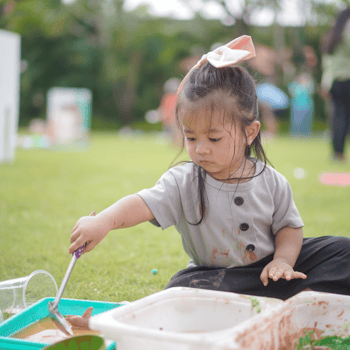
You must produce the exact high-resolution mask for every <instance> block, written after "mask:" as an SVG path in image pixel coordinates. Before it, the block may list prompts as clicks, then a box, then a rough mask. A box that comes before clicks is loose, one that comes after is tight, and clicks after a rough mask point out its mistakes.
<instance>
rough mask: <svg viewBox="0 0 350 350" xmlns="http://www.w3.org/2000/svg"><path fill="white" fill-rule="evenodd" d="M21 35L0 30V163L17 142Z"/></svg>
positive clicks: (10, 155) (10, 154) (8, 159)
mask: <svg viewBox="0 0 350 350" xmlns="http://www.w3.org/2000/svg"><path fill="white" fill-rule="evenodd" d="M20 56H21V37H20V36H19V35H18V34H16V33H11V32H7V31H5V30H0V163H1V162H11V161H13V159H14V157H15V147H16V143H17V131H18V113H19V87H20Z"/></svg>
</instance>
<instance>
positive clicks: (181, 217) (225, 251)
mask: <svg viewBox="0 0 350 350" xmlns="http://www.w3.org/2000/svg"><path fill="white" fill-rule="evenodd" d="M254 55H255V53H254V46H253V44H252V42H251V38H250V37H248V36H242V37H239V38H237V39H235V40H233V41H232V42H230V43H229V44H227V45H225V46H223V47H219V48H217V49H216V50H215V51H213V52H210V53H208V54H207V55H204V56H203V57H202V59H201V60H200V61H199V62H198V63H197V65H196V66H195V67H193V68H192V70H191V71H190V72H189V74H188V75H187V76H186V77H185V79H184V80H183V82H182V84H181V85H180V87H179V91H178V99H177V105H176V118H177V121H178V123H179V125H180V126H181V129H182V130H183V134H184V137H185V145H186V148H187V151H188V154H189V156H190V158H191V161H190V162H187V163H183V164H181V165H177V166H175V167H172V168H171V169H170V170H168V171H167V172H166V173H165V174H164V175H163V176H162V177H161V178H160V179H159V181H158V182H157V184H156V185H155V186H154V187H153V188H150V189H145V190H142V191H140V192H138V193H137V194H132V195H130V196H127V197H125V198H123V199H120V200H119V201H117V202H116V203H115V204H113V205H112V206H110V207H109V208H107V209H105V210H103V211H102V212H101V213H99V214H98V215H96V216H89V217H87V216H86V217H82V218H80V219H79V220H78V222H77V224H76V225H75V227H74V228H73V231H72V235H71V243H72V244H71V246H70V248H69V252H70V253H72V252H73V251H75V250H76V249H77V248H78V247H79V246H81V245H83V244H84V243H85V242H87V241H89V244H88V246H87V248H86V252H89V251H91V250H92V249H93V248H94V247H95V246H96V245H97V244H98V243H99V242H100V241H101V240H102V239H103V238H104V237H105V236H106V235H107V234H108V232H109V231H111V230H113V229H118V228H126V227H131V226H134V225H137V224H140V223H142V222H145V221H150V222H151V223H153V224H154V225H156V226H159V227H161V228H162V229H166V228H167V227H170V226H173V225H174V226H175V228H176V229H177V230H178V232H179V233H180V235H181V239H182V244H183V248H184V249H185V251H186V253H187V254H188V255H189V257H190V262H189V264H188V266H187V268H186V269H184V270H182V271H180V272H178V273H177V274H176V275H175V276H174V277H173V278H172V279H171V280H170V282H169V284H168V285H167V286H166V288H170V287H175V286H184V287H193V288H203V289H211V290H220V291H228V292H235V293H241V294H249V295H257V296H268V297H275V298H280V299H283V300H285V299H287V298H290V297H291V296H293V295H295V294H296V293H298V292H301V291H303V290H310V289H311V290H314V291H322V292H332V293H341V294H350V277H349V274H350V266H349V263H350V244H349V243H350V240H349V239H347V238H344V237H332V236H325V237H320V238H305V239H303V231H302V227H303V221H302V219H301V217H300V215H299V212H298V210H297V208H296V206H295V203H294V200H293V195H292V190H291V187H290V185H289V183H288V181H287V180H286V178H285V177H284V176H283V175H281V174H280V173H278V172H277V171H276V170H274V169H273V168H272V167H270V166H268V165H267V164H266V157H265V153H264V150H263V147H262V145H261V141H260V122H259V121H258V105H257V97H256V88H255V87H256V85H255V82H254V80H253V78H252V77H251V76H250V75H249V73H248V72H247V71H246V70H245V69H244V68H242V67H240V66H239V65H237V64H238V63H239V62H240V61H242V60H245V59H248V58H250V57H253V56H254ZM252 155H254V156H255V157H253V156H252Z"/></svg>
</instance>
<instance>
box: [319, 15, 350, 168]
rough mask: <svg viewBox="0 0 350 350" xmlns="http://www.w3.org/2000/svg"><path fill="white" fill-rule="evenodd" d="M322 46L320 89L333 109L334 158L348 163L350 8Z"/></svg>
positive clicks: (338, 20)
mask: <svg viewBox="0 0 350 350" xmlns="http://www.w3.org/2000/svg"><path fill="white" fill-rule="evenodd" d="M322 44H323V47H322V54H323V55H322V66H323V74H322V81H321V86H322V89H323V90H324V91H325V92H329V93H330V95H331V98H332V104H333V108H334V114H333V120H332V146H333V155H332V158H333V160H335V161H341V162H343V161H346V160H347V159H346V157H345V154H344V146H345V140H346V135H347V131H348V129H349V124H350V8H347V9H345V10H343V11H342V12H340V14H339V15H338V17H337V19H336V22H335V25H334V27H333V28H332V29H331V31H330V32H329V33H328V35H327V36H326V38H325V39H324V40H323V43H322Z"/></svg>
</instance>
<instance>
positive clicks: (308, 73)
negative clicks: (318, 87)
mask: <svg viewBox="0 0 350 350" xmlns="http://www.w3.org/2000/svg"><path fill="white" fill-rule="evenodd" d="M300 51H301V52H300V55H299V56H300V59H299V60H297V61H300V62H298V63H299V64H298V67H297V68H296V72H297V74H296V76H295V78H294V79H293V81H292V82H291V83H289V84H288V91H289V94H290V96H291V120H290V133H291V135H292V136H294V137H299V136H302V137H303V136H304V137H305V136H306V137H307V136H311V132H312V117H313V110H314V101H313V93H314V92H315V83H314V79H313V76H312V73H313V70H314V68H315V67H316V65H317V61H318V59H317V56H316V53H315V50H314V49H313V48H312V47H311V46H308V45H304V46H303V47H302V49H301V50H300Z"/></svg>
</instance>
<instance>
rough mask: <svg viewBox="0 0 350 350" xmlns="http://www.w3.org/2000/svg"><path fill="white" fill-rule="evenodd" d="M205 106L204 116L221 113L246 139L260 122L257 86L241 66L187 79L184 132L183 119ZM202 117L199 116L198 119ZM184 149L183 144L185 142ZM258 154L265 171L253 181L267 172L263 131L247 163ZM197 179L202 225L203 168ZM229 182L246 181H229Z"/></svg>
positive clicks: (205, 69) (180, 110) (179, 111)
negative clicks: (262, 138)
mask: <svg viewBox="0 0 350 350" xmlns="http://www.w3.org/2000/svg"><path fill="white" fill-rule="evenodd" d="M203 102H206V103H205V110H204V111H202V112H204V113H205V114H208V113H210V114H211V115H213V114H214V113H219V115H222V116H223V122H225V121H227V120H228V121H229V122H231V123H233V124H238V125H239V126H240V127H241V129H242V131H243V134H244V135H245V132H244V131H245V127H246V126H248V125H250V124H251V123H252V122H253V121H256V120H258V118H259V111H258V100H257V95H256V83H255V80H254V79H253V77H252V76H251V75H250V74H249V73H248V71H247V70H246V69H245V68H243V67H240V66H234V67H224V68H215V67H213V66H212V65H211V64H210V63H206V64H204V65H203V66H202V67H201V68H200V69H195V70H193V71H192V73H191V74H190V75H189V76H188V77H187V79H186V81H185V84H184V86H183V89H182V90H181V92H180V94H179V95H178V99H177V104H176V122H177V124H178V127H179V128H181V121H182V118H183V116H184V115H186V114H188V113H194V114H197V113H196V108H199V109H201V107H203V105H202V103H203ZM198 115H200V114H197V116H198ZM183 147H184V141H183ZM251 153H253V154H255V157H256V158H257V159H259V160H261V161H262V162H264V168H263V170H262V171H261V172H260V173H259V174H257V175H254V174H253V175H252V176H249V177H246V178H244V179H252V178H253V177H255V176H258V175H260V174H261V173H262V172H263V171H264V170H265V168H266V162H267V161H268V160H267V157H266V155H265V152H264V149H263V147H262V144H261V135H260V131H259V133H258V135H257V136H256V138H255V139H254V141H253V142H252V144H251V145H250V146H248V145H246V149H245V161H246V160H247V159H248V158H249V157H250V156H251ZM196 171H197V177H198V190H199V202H200V215H201V218H200V220H199V222H198V223H196V224H195V225H199V224H200V223H201V222H202V221H203V220H204V216H205V213H206V208H205V202H206V201H205V187H204V180H205V176H206V173H205V171H204V169H202V168H201V167H200V166H196ZM229 180H238V184H239V183H240V181H242V180H243V178H242V176H241V177H239V178H236V177H233V178H232V177H230V178H228V179H227V181H229Z"/></svg>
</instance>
